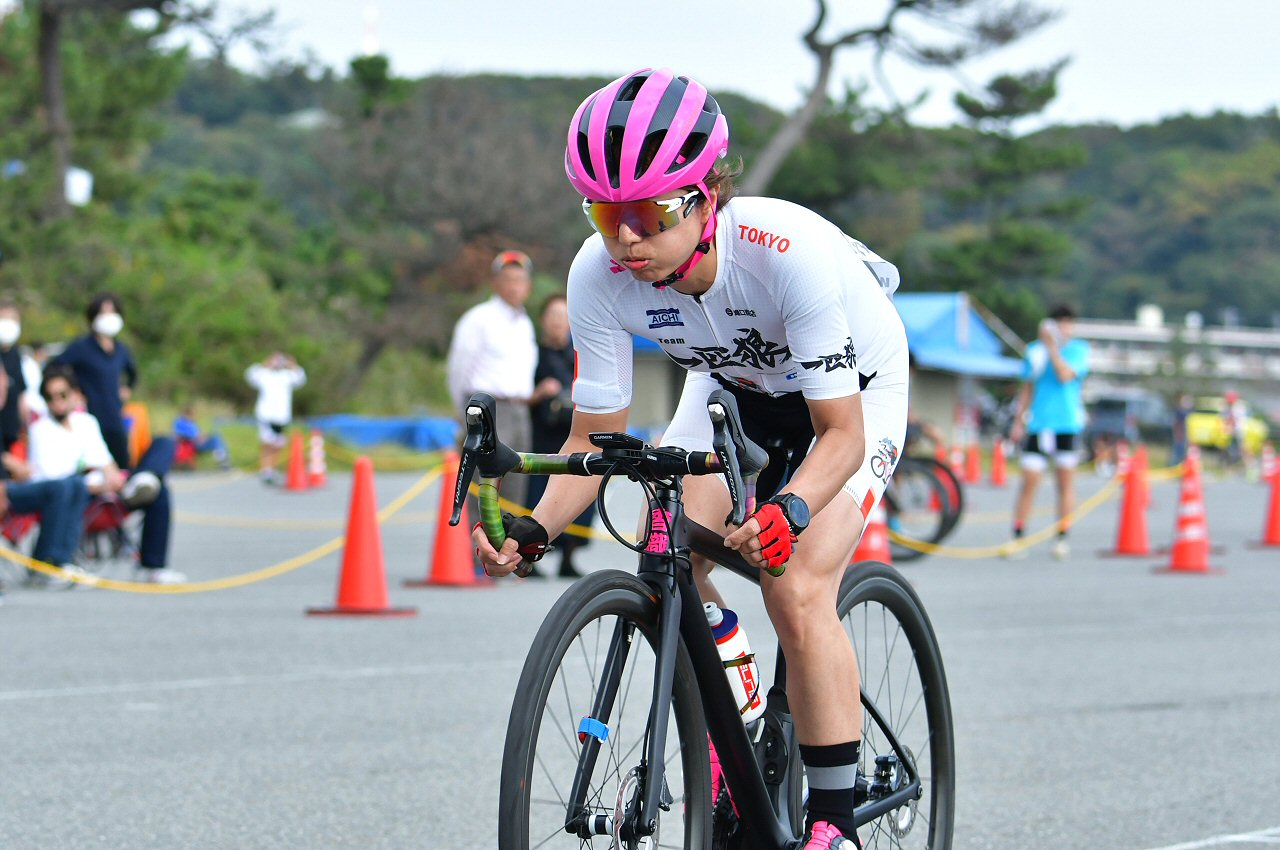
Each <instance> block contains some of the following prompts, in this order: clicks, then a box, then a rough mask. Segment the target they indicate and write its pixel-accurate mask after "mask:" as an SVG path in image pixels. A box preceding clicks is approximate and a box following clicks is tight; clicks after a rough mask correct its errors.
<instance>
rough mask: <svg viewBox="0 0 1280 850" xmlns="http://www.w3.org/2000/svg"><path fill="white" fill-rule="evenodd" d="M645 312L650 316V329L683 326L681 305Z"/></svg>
mask: <svg viewBox="0 0 1280 850" xmlns="http://www.w3.org/2000/svg"><path fill="white" fill-rule="evenodd" d="M644 314H645V315H646V316H648V317H649V330H651V331H653V330H657V329H658V328H682V327H684V322H683V321H682V320H681V319H680V308H679V307H664V308H663V309H661V310H645V311H644Z"/></svg>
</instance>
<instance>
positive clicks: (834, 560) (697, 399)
mask: <svg viewBox="0 0 1280 850" xmlns="http://www.w3.org/2000/svg"><path fill="white" fill-rule="evenodd" d="M728 142H729V131H728V124H727V122H726V120H725V117H724V116H723V115H722V114H721V112H720V107H719V105H718V104H717V103H716V101H715V100H714V99H713V98H712V97H711V96H710V95H709V94H708V93H707V90H706V89H705V88H704V87H703V86H701V85H699V84H698V83H697V82H695V81H693V80H691V79H689V78H687V77H680V76H677V75H675V74H674V73H673V72H671V71H669V70H665V69H664V70H652V69H644V70H641V71H637V72H635V73H632V74H628V75H626V76H624V77H621V78H619V79H617V80H615V81H614V82H612V83H610V84H609V85H607V86H605V87H604V88H602V89H600V90H599V91H597V92H595V93H594V94H592V95H591V96H590V97H588V98H587V99H586V100H585V101H584V102H583V103H582V105H581V106H580V107H578V111H577V113H576V114H575V115H574V116H573V121H572V123H571V124H570V126H569V138H568V147H567V149H566V151H565V170H566V172H567V173H568V176H569V182H570V183H572V184H573V186H574V188H575V189H576V190H577V191H578V192H579V193H580V194H581V195H582V196H583V197H584V200H583V204H582V207H583V211H584V212H585V213H586V215H587V218H588V219H589V221H590V222H591V225H592V227H593V228H594V229H595V230H596V233H595V234H594V235H593V236H591V237H590V238H589V239H587V241H586V243H585V244H584V245H583V246H582V249H581V250H580V251H579V252H578V256H577V258H576V259H575V260H574V262H573V266H572V268H571V269H570V271H569V287H568V292H569V323H570V326H571V327H572V329H573V343H574V348H575V350H576V353H577V357H578V375H577V378H576V380H575V381H574V384H573V402H574V408H575V410H574V415H573V424H572V433H571V434H570V436H569V439H568V441H567V442H566V443H565V445H564V448H563V451H564V452H583V451H592V450H593V446H592V445H591V443H590V441H589V440H588V434H589V433H591V432H593V431H622V430H625V427H626V422H627V409H628V406H629V405H630V402H631V374H632V354H631V348H632V339H631V338H632V335H633V334H635V335H638V336H642V337H645V338H647V339H650V340H652V341H654V342H655V343H657V344H658V345H659V346H661V347H662V349H663V350H664V351H665V352H666V353H667V355H668V356H670V357H671V358H672V359H673V360H674V361H676V362H677V363H679V364H681V365H682V366H684V367H685V368H686V369H687V370H688V375H687V376H686V381H685V387H684V392H683V394H682V396H681V398H680V403H679V405H678V406H677V409H676V413H675V416H674V418H673V419H672V421H671V425H670V427H669V428H668V429H667V431H666V434H665V435H664V437H663V442H664V443H665V444H667V445H676V446H680V447H682V448H685V449H688V450H689V451H699V452H705V451H710V450H711V425H710V422H709V420H708V418H707V409H706V400H707V396H708V395H709V394H710V393H711V392H712V391H713V390H715V389H717V388H719V387H726V388H728V389H729V390H730V391H731V392H733V393H734V395H735V397H736V398H737V401H738V404H739V407H740V409H741V413H742V415H743V421H744V427H745V429H746V432H747V434H748V436H750V437H751V438H752V439H753V440H754V441H755V442H756V443H758V444H759V445H761V446H764V447H766V448H768V449H769V452H770V456H771V459H770V464H769V466H768V468H767V469H766V470H765V472H764V474H763V475H762V476H761V479H760V482H759V485H758V496H759V498H760V499H761V500H763V501H762V503H761V504H760V506H759V508H758V510H756V512H755V513H754V514H753V515H752V516H751V517H750V518H748V519H747V521H746V522H745V523H744V524H743V525H742V526H740V527H736V528H735V527H730V526H726V525H725V524H724V517H725V516H726V515H727V514H728V512H729V508H730V501H729V495H728V492H727V489H726V487H725V485H724V482H723V481H721V480H719V479H718V478H714V477H707V478H688V479H686V480H685V490H684V496H685V507H686V510H687V511H688V514H689V516H690V518H691V519H693V520H695V521H697V522H699V523H701V524H702V525H705V526H707V527H709V528H723V530H724V533H725V546H727V547H730V548H732V549H736V550H737V551H738V552H739V553H741V554H742V555H743V556H744V557H745V558H747V559H748V560H749V561H750V562H752V563H754V564H756V565H757V566H760V567H762V568H765V567H770V568H774V569H776V568H778V567H780V566H781V565H783V564H786V565H787V569H786V572H785V574H783V575H780V576H778V577H776V578H775V577H772V576H762V577H761V579H762V580H761V590H762V592H763V594H764V602H765V606H766V608H767V609H768V612H769V616H770V619H771V620H772V621H773V624H774V627H775V629H776V631H777V634H778V639H779V641H780V642H781V644H782V648H783V651H784V652H785V653H786V656H787V668H788V669H787V679H788V682H787V685H788V688H787V689H788V696H789V697H790V702H791V709H792V711H793V714H794V717H795V723H796V729H797V733H798V736H799V740H800V742H801V745H800V751H801V757H802V758H803V760H804V764H805V770H806V774H807V776H808V780H809V810H808V822H807V824H806V836H805V844H804V846H805V848H807V850H827V848H840V847H843V846H849V847H852V846H855V842H856V841H857V838H856V835H855V833H854V829H853V823H852V820H853V808H854V802H853V795H854V785H855V780H856V775H857V765H858V755H859V746H860V740H859V739H860V736H861V729H862V724H861V707H860V704H859V700H858V670H857V662H856V658H855V655H854V651H853V647H852V645H851V644H850V641H849V638H848V636H847V635H846V634H845V632H844V629H843V628H842V627H841V624H840V621H839V619H838V618H837V617H836V594H837V591H838V589H839V586H840V579H841V576H842V575H843V573H844V568H845V566H846V565H847V564H848V563H849V560H850V558H851V557H852V554H853V551H854V549H855V547H856V546H857V543H858V539H859V537H860V536H861V535H862V529H863V525H864V523H865V519H866V517H867V515H868V514H869V513H870V511H871V509H872V507H873V506H874V505H875V503H876V502H877V500H879V498H880V497H881V495H882V494H883V492H884V487H885V483H886V481H887V480H888V478H889V476H890V475H891V474H892V472H893V467H894V465H895V464H896V461H897V458H898V455H899V453H900V449H901V446H902V441H903V435H904V432H905V429H906V417H907V344H906V335H905V332H904V331H903V327H902V322H901V320H900V319H899V318H898V314H897V312H896V311H895V310H894V307H893V305H892V303H891V302H890V300H889V296H890V295H891V294H892V292H893V290H894V289H896V288H897V283H898V272H897V269H896V268H895V267H894V266H893V265H891V264H890V263H887V262H885V261H884V260H882V259H881V258H880V257H878V256H877V255H876V254H874V253H873V252H871V251H870V250H868V249H867V248H866V247H865V246H864V245H862V244H861V243H859V242H857V241H855V240H853V239H851V238H849V237H848V236H846V235H844V234H843V233H841V232H840V231H839V230H838V229H837V228H836V227H834V226H833V225H832V224H830V223H829V222H827V221H826V220H825V219H823V218H821V217H820V216H818V215H816V214H814V213H812V212H810V211H809V210H806V209H804V208H802V207H799V206H796V205H794V204H791V203H787V202H785V201H780V200H774V199H770V198H737V199H733V200H732V203H730V200H731V199H732V198H733V180H732V178H733V176H734V171H733V169H732V168H730V167H728V166H727V165H726V163H724V162H722V158H723V157H724V156H725V154H726V153H727V150H728ZM877 456H878V457H879V461H878V462H877V463H876V464H875V465H874V469H875V473H878V474H873V472H872V469H873V465H872V463H871V459H872V458H873V457H877ZM788 472H789V473H790V475H789V477H784V473H788ZM595 490H596V482H594V481H592V480H591V479H587V478H577V477H574V476H555V477H553V478H552V480H551V483H550V484H549V486H548V487H547V490H546V493H545V494H544V495H543V497H542V499H541V500H540V501H539V502H538V504H537V506H536V507H535V508H534V509H533V512H532V517H531V518H520V519H519V520H516V521H514V522H512V523H511V524H510V528H511V534H512V538H511V539H509V540H508V541H507V542H506V543H505V544H504V545H503V547H502V549H501V551H495V550H494V548H493V547H492V546H491V545H490V544H489V542H488V540H487V539H486V538H485V536H484V532H483V530H481V529H477V530H476V531H475V532H474V533H473V540H474V543H475V545H476V547H477V549H478V551H479V554H480V558H481V562H482V563H483V564H484V566H485V569H486V570H487V571H488V572H489V574H490V575H505V574H507V573H509V572H511V571H512V570H514V569H515V568H516V567H517V566H518V565H519V562H520V559H521V553H526V556H527V557H530V558H533V557H536V554H534V553H536V552H537V551H538V550H539V548H540V546H539V544H545V542H546V541H547V540H548V538H552V539H554V538H555V537H556V536H557V535H558V534H560V533H561V532H562V531H563V530H564V528H565V527H566V526H567V525H568V523H569V522H570V521H571V520H572V518H573V517H575V516H577V515H578V514H579V513H580V512H581V511H582V509H583V508H584V507H585V506H586V505H587V504H588V503H589V502H590V501H591V499H592V498H594V495H595ZM695 571H696V573H697V578H698V586H699V590H700V591H701V593H702V595H703V598H704V599H708V600H714V601H716V602H717V603H720V604H723V600H722V599H721V597H720V595H719V593H718V592H717V591H716V589H715V587H714V586H713V585H712V584H711V582H710V580H709V577H708V573H709V567H708V565H707V564H705V563H702V564H695ZM716 779H717V782H716V785H717V786H718V785H719V784H720V783H719V781H718V780H719V777H718V775H717V776H716ZM719 793H720V789H719V788H718V787H715V788H713V795H718V794H719Z"/></svg>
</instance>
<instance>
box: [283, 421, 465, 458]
mask: <svg viewBox="0 0 1280 850" xmlns="http://www.w3.org/2000/svg"><path fill="white" fill-rule="evenodd" d="M307 422H308V423H309V424H311V425H313V426H314V427H316V428H319V429H320V430H322V431H324V432H325V433H327V434H332V435H333V436H335V437H337V438H338V439H340V440H342V441H344V442H347V443H351V444H352V445H354V446H372V445H376V444H378V443H399V444H400V445H402V446H407V447H409V448H411V449H416V450H418V451H422V452H428V451H434V450H435V449H444V448H452V447H454V446H456V445H457V444H458V429H459V427H460V426H459V425H458V423H457V422H456V421H455V420H453V419H450V418H447V417H443V416H438V417H437V416H398V417H397V416H356V415H355V414H351V413H337V414H334V415H332V416H315V417H312V418H311V419H308V420H307Z"/></svg>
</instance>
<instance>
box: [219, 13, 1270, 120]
mask: <svg viewBox="0 0 1280 850" xmlns="http://www.w3.org/2000/svg"><path fill="white" fill-rule="evenodd" d="M225 2H226V5H227V6H230V7H233V8H244V9H253V10H260V9H266V8H273V7H274V8H275V9H277V21H278V22H279V23H280V24H281V25H282V29H283V31H284V36H283V41H282V44H281V52H283V53H284V54H285V55H288V56H300V55H301V54H302V52H303V51H304V49H307V48H310V49H311V50H312V51H313V52H314V53H315V54H316V55H317V56H318V57H319V58H320V59H321V60H322V61H324V62H325V63H326V64H329V65H332V66H335V67H337V68H341V69H345V67H346V63H347V62H348V61H349V60H350V59H351V57H353V56H355V55H358V54H359V53H360V52H361V50H362V49H363V47H364V45H365V44H366V43H368V40H369V39H370V37H372V38H373V40H374V43H375V44H376V45H377V47H378V49H379V50H380V51H381V52H383V53H386V54H388V55H389V56H390V57H391V60H392V68H393V70H394V71H395V72H396V73H398V74H401V75H404V76H422V75H425V74H433V73H468V72H475V71H494V72H505V73H515V74H528V75H561V74H575V75H576V74H600V75H607V76H610V77H614V76H618V75H620V74H622V73H625V72H626V71H630V70H632V69H634V68H637V67H643V66H646V65H654V66H669V67H672V68H675V69H676V70H677V71H679V72H681V73H686V74H689V75H691V76H693V77H695V78H697V79H699V80H700V81H702V82H703V83H705V84H706V85H708V86H709V87H710V88H711V90H712V92H713V93H714V92H717V91H737V92H740V93H743V94H746V95H749V96H752V97H754V98H757V99H759V100H763V101H765V102H767V103H771V104H773V105H775V106H778V107H780V108H784V109H789V108H792V107H794V106H795V105H797V104H798V102H799V99H800V93H801V92H802V91H803V90H804V89H805V88H806V87H807V86H808V85H809V83H810V80H811V79H812V76H813V72H814V61H813V59H812V56H811V55H810V54H809V53H808V51H807V50H805V48H804V46H803V44H802V43H801V41H800V35H801V34H802V33H803V32H804V30H805V29H807V28H808V27H809V26H810V25H811V23H812V20H813V14H814V8H815V6H814V4H813V3H812V2H810V0H788V2H778V0H735V1H734V2H727V0H699V2H693V0H685V2H681V3H671V2H664V1H663V0H648V2H640V3H628V4H608V3H602V2H599V0H550V1H549V2H548V0H544V2H540V3H536V2H528V0H522V1H521V2H514V0H493V2H484V0H479V2H472V3H458V2H453V1H452V0H451V2H442V0H225ZM829 5H830V7H831V9H832V13H831V16H830V19H829V20H828V23H827V27H826V29H825V30H824V34H827V35H830V34H833V33H836V32H838V31H842V30H844V29H847V28H849V27H851V26H853V25H857V24H861V23H868V22H870V21H871V19H870V18H858V17H857V14H858V12H859V10H861V12H862V13H863V14H866V13H868V12H875V13H878V12H880V11H882V10H883V9H884V8H885V0H830V2H829ZM1046 5H1051V6H1053V7H1055V8H1057V9H1059V10H1060V11H1061V17H1060V18H1059V19H1058V20H1057V21H1055V22H1053V23H1051V24H1049V25H1048V26H1046V27H1045V28H1044V29H1043V30H1041V31H1040V32H1039V33H1037V34H1036V35H1035V36H1033V37H1029V38H1027V39H1026V40H1025V41H1024V42H1023V43H1020V44H1018V45H1016V46H1013V47H1009V48H1006V49H1004V50H1001V51H998V52H997V53H996V54H994V55H993V56H991V57H989V58H987V59H984V60H983V61H981V62H976V63H974V64H972V65H971V66H968V67H966V68H965V70H964V75H965V77H966V78H967V79H968V80H969V82H970V84H971V85H972V86H977V85H980V84H981V83H985V82H986V81H987V80H988V79H989V78H990V77H991V76H992V75H994V74H996V73H1000V72H1003V71H1008V70H1021V69H1027V68H1032V67H1038V66H1043V65H1047V64H1049V63H1050V62H1052V61H1053V60H1055V59H1057V58H1060V57H1064V56H1069V57H1070V58H1071V64H1070V65H1069V66H1068V67H1067V69H1066V71H1065V72H1064V73H1063V75H1062V77H1061V86H1060V94H1059V97H1058V99H1057V101H1055V102H1054V104H1053V105H1052V106H1051V109H1050V111H1049V112H1048V113H1047V114H1046V117H1047V118H1048V119H1049V120H1050V121H1054V122H1064V123H1081V122H1086V121H1110V122H1114V123H1118V124H1122V125H1126V126H1127V125H1131V124H1135V123H1142V122H1147V121H1153V120H1156V119H1159V118H1161V117H1164V116H1168V115H1173V114H1178V113H1183V112H1192V113H1196V114H1207V113H1210V112H1213V111H1214V110H1216V109H1229V110H1235V111H1241V112H1245V113H1258V112H1262V111H1264V110H1267V109H1271V108H1273V107H1275V106H1276V105H1277V104H1278V103H1280V62H1278V61H1277V48H1276V43H1277V41H1278V40H1280V0H1216V2H1215V0H1058V2H1056V3H1053V2H1050V3H1047V4H1046ZM370 9H376V20H372V21H371V20H370V18H374V17H375V16H374V15H371V14H370ZM889 71H890V73H891V75H892V77H891V79H892V81H893V84H894V87H895V90H896V92H897V95H898V97H899V98H900V99H903V100H907V99H910V98H911V97H914V96H915V95H917V94H919V93H920V92H921V91H924V90H926V89H928V90H930V91H931V92H932V95H931V96H930V98H929V100H928V102H927V103H926V105H925V106H924V107H923V108H921V109H920V110H919V111H918V112H917V113H915V116H916V120H918V121H921V122H924V123H931V124H945V123H950V122H952V121H955V120H957V117H958V114H957V112H956V110H955V107H954V106H953V105H952V103H951V92H952V91H954V89H955V88H956V85H957V83H956V81H955V79H954V78H953V77H951V76H949V75H947V74H946V73H944V72H931V73H928V74H926V73H921V72H918V71H915V70H913V69H910V68H904V67H901V66H897V67H894V66H891V67H890V68H889ZM870 78H871V64H870V60H869V56H868V51H866V50H857V51H853V52H847V51H846V54H845V55H844V58H843V59H842V61H841V62H840V63H839V64H838V65H837V75H836V80H835V82H834V84H833V86H832V90H833V92H837V93H838V92H839V91H840V88H841V87H842V85H843V84H844V83H845V82H848V83H850V84H854V85H856V84H858V83H859V82H860V81H863V80H868V79H870ZM585 94H586V93H585V92H584V96H585Z"/></svg>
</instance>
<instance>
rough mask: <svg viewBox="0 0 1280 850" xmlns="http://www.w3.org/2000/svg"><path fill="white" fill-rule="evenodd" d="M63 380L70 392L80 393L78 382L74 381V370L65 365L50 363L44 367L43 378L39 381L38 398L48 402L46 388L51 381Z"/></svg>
mask: <svg viewBox="0 0 1280 850" xmlns="http://www.w3.org/2000/svg"><path fill="white" fill-rule="evenodd" d="M59 379H61V380H63V381H66V382H67V386H68V387H70V388H71V391H72V392H79V391H80V382H79V381H77V380H76V373H75V370H74V369H72V368H71V367H70V366H69V365H67V364H66V363H50V364H49V365H48V366H46V367H45V370H44V376H43V377H42V378H41V379H40V397H41V398H43V399H44V400H45V401H48V400H49V392H48V389H47V388H48V386H49V383H50V382H51V381H56V380H59Z"/></svg>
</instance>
